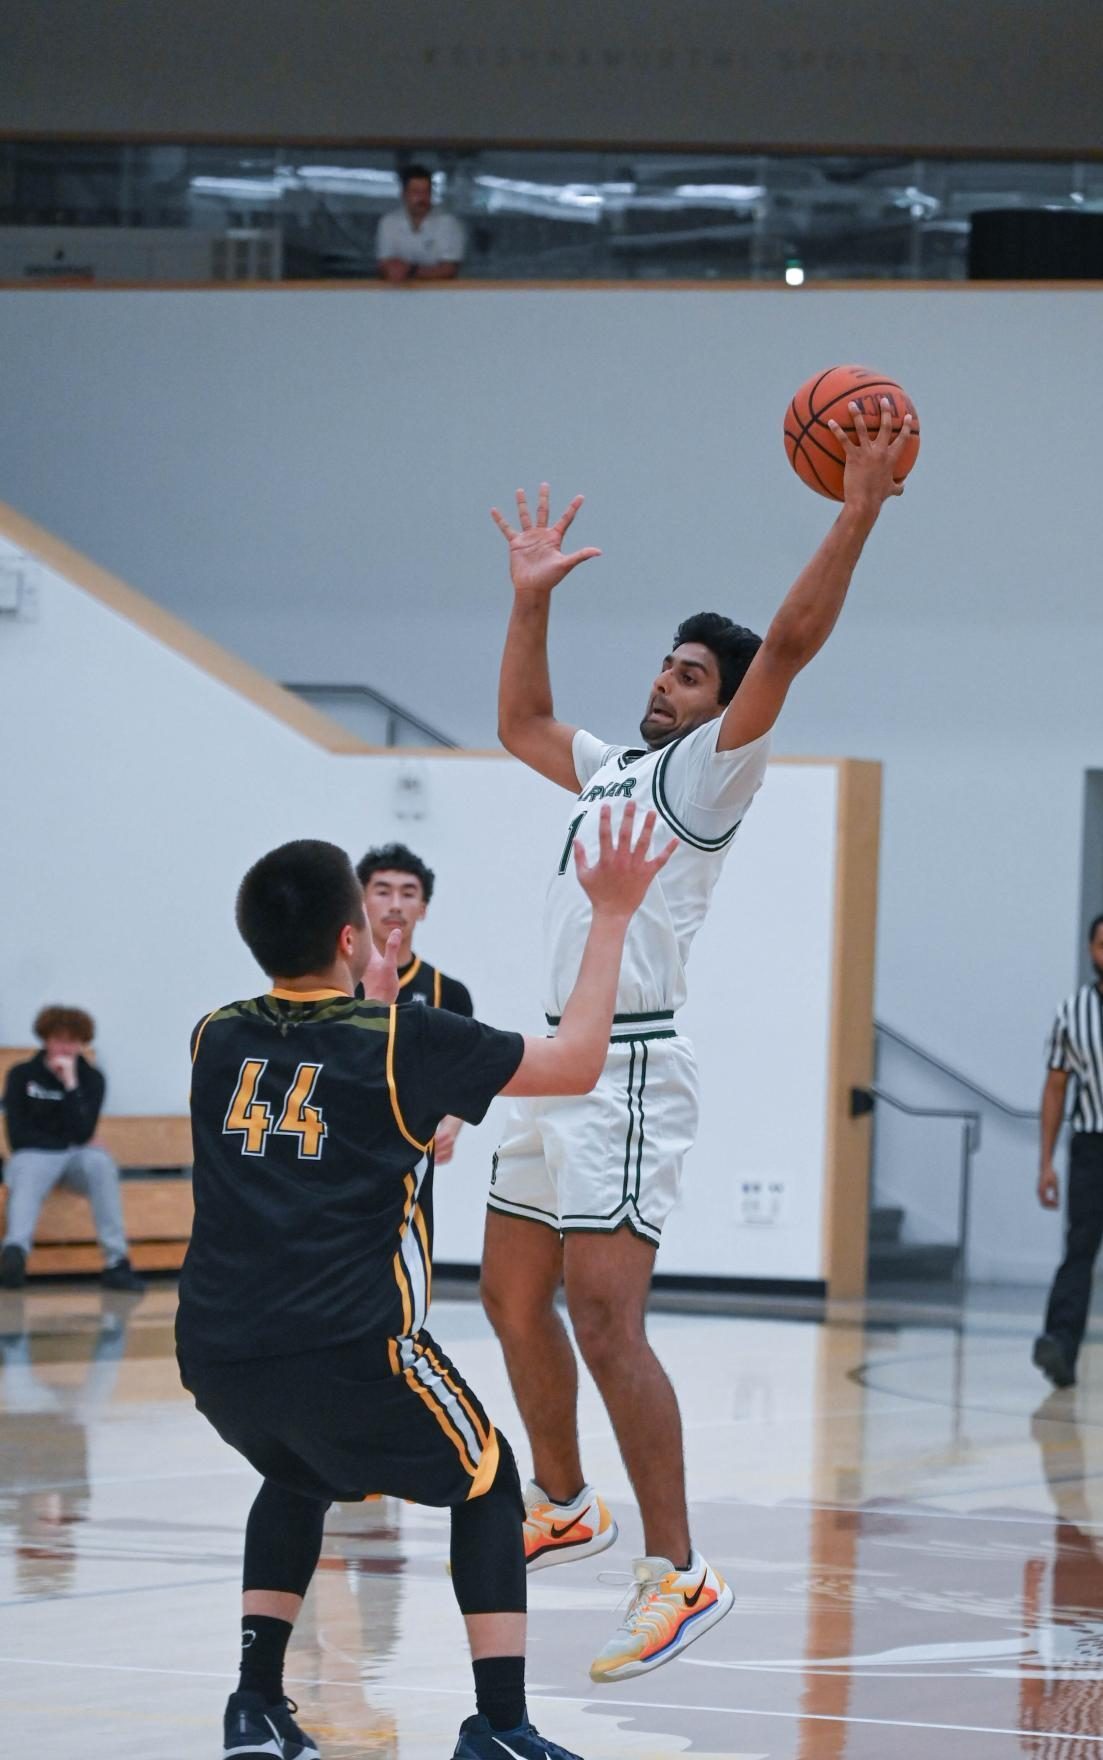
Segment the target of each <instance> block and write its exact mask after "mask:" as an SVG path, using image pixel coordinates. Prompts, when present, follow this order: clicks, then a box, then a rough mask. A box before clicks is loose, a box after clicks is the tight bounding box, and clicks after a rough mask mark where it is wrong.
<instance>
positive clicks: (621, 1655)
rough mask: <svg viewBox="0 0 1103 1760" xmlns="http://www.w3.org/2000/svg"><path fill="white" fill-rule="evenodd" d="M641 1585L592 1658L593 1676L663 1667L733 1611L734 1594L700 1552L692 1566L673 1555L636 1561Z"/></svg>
mask: <svg viewBox="0 0 1103 1760" xmlns="http://www.w3.org/2000/svg"><path fill="white" fill-rule="evenodd" d="M632 1574H633V1576H634V1577H635V1579H636V1587H635V1590H634V1591H633V1594H632V1600H631V1602H630V1604H629V1607H628V1611H627V1613H626V1614H625V1616H624V1619H623V1621H622V1622H621V1624H620V1625H619V1626H618V1627H617V1630H616V1631H615V1632H614V1633H613V1636H612V1637H611V1638H610V1640H609V1642H608V1643H607V1644H606V1646H605V1648H604V1650H602V1651H601V1652H600V1653H599V1654H598V1655H597V1656H596V1657H595V1658H594V1661H593V1664H592V1666H591V1668H590V1679H591V1680H593V1681H600V1682H602V1683H605V1682H609V1681H626V1680H629V1679H630V1678H631V1677H632V1676H633V1675H636V1674H646V1673H647V1672H648V1670H649V1669H652V1668H661V1667H662V1665H663V1663H664V1662H669V1661H670V1660H671V1658H672V1657H674V1656H680V1655H681V1653H682V1651H683V1650H685V1649H686V1648H687V1647H688V1646H689V1645H690V1644H692V1643H693V1642H694V1640H695V1639H697V1638H699V1637H701V1636H702V1634H703V1633H705V1632H707V1631H708V1630H709V1627H710V1626H714V1625H716V1624H717V1623H718V1622H719V1621H720V1620H722V1619H723V1617H724V1615H725V1614H726V1613H728V1612H730V1610H731V1607H732V1604H733V1602H734V1601H735V1596H734V1595H733V1594H732V1591H731V1590H730V1589H729V1587H728V1585H727V1583H725V1581H724V1579H723V1577H722V1576H720V1574H719V1572H717V1571H714V1570H713V1568H712V1566H711V1565H710V1564H707V1563H706V1562H705V1560H704V1559H703V1558H702V1557H701V1554H700V1553H699V1552H692V1553H691V1554H690V1560H689V1569H688V1571H676V1570H675V1569H674V1566H673V1565H672V1564H671V1562H670V1560H669V1558H637V1559H635V1560H634V1561H633V1571H632Z"/></svg>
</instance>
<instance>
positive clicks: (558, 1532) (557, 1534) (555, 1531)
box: [551, 1516, 582, 1540]
mask: <svg viewBox="0 0 1103 1760" xmlns="http://www.w3.org/2000/svg"><path fill="white" fill-rule="evenodd" d="M581 1520H582V1517H581V1516H575V1519H574V1521H573V1522H568V1523H567V1526H566V1527H565V1528H557V1527H556V1526H555V1524H554V1522H553V1523H552V1530H551V1537H552V1539H553V1540H562V1539H563V1536H564V1535H565V1534H569V1533H570V1531H571V1529H572V1528H577V1527H578V1524H579V1522H580V1521H581Z"/></svg>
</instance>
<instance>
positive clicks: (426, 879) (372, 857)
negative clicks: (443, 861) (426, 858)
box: [356, 843, 436, 904]
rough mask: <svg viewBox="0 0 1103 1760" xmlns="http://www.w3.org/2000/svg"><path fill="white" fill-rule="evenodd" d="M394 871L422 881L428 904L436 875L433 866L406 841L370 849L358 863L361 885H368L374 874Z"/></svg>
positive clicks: (357, 876) (358, 876)
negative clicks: (405, 842)
mask: <svg viewBox="0 0 1103 1760" xmlns="http://www.w3.org/2000/svg"><path fill="white" fill-rule="evenodd" d="M381 873H392V874H410V875H412V876H413V878H414V879H415V880H419V881H420V882H421V891H422V895H423V897H424V899H425V902H426V904H428V903H429V900H430V899H431V898H432V896H433V887H434V885H435V884H436V875H435V874H434V872H433V870H432V868H430V867H428V866H427V865H426V863H425V862H423V861H422V859H421V857H420V856H416V855H415V854H414V852H413V850H412V849H408V848H407V846H406V845H405V844H404V843H383V844H380V845H379V846H378V848H376V849H369V850H368V852H367V854H366V855H362V856H361V857H360V860H359V861H358V862H357V864H356V878H357V879H358V880H359V882H360V884H361V886H366V885H367V884H368V881H369V880H370V879H371V877H372V875H373V874H381Z"/></svg>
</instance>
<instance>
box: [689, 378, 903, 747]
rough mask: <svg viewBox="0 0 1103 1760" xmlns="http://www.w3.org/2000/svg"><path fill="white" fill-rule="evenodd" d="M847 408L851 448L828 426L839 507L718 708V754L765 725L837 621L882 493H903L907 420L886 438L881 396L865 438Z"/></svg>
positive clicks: (888, 422) (885, 405) (887, 419)
mask: <svg viewBox="0 0 1103 1760" xmlns="http://www.w3.org/2000/svg"><path fill="white" fill-rule="evenodd" d="M850 408H851V411H852V413H853V416H854V426H855V428H856V430H857V433H858V441H857V444H855V443H854V442H853V441H852V440H851V439H850V438H849V437H848V436H847V435H846V434H844V433H843V431H842V429H841V428H840V427H839V425H838V423H837V422H829V423H828V426H829V427H830V428H831V430H832V432H833V433H834V435H835V438H836V440H838V441H839V442H840V444H841V445H842V447H843V450H844V452H845V454H846V471H845V475H844V477H843V496H844V500H843V506H842V510H841V512H840V513H839V516H838V518H837V519H836V521H835V523H834V525H833V526H832V527H831V530H830V531H829V532H828V534H827V536H826V538H825V539H824V541H823V543H822V544H821V545H820V547H819V549H818V550H817V551H816V553H815V555H814V556H813V557H812V560H811V561H810V562H809V563H808V564H807V566H806V567H805V568H803V569H802V570H801V572H800V574H799V575H798V576H797V578H796V580H795V581H794V583H793V585H792V586H791V587H790V589H789V591H788V593H787V594H786V596H785V598H784V600H783V601H782V604H781V607H780V609H779V610H778V612H777V615H776V616H775V618H774V620H773V622H772V623H771V625H770V627H769V629H768V630H767V632H766V637H765V640H764V641H763V643H762V646H761V648H760V649H759V650H758V653H757V654H756V655H755V657H754V659H753V660H752V661H751V664H750V666H749V667H748V669H747V676H746V677H745V678H744V680H743V682H742V684H741V685H740V686H739V689H738V690H737V691H736V693H735V696H734V697H733V698H732V700H731V702H730V703H729V705H728V707H727V709H726V710H725V712H724V720H723V723H722V726H721V729H720V737H719V739H718V740H717V742H716V743H717V750H718V751H722V752H724V751H734V750H735V749H736V748H737V747H738V746H745V745H749V744H750V743H751V741H752V740H755V739H759V738H760V737H761V735H762V734H764V733H768V732H769V731H770V729H771V727H773V725H774V722H775V721H776V720H777V718H778V715H779V714H780V713H781V707H782V704H783V703H784V701H785V698H786V695H787V693H788V690H789V686H790V685H791V684H792V682H793V680H794V678H795V677H796V675H797V673H798V672H800V671H801V670H802V669H803V668H804V667H805V666H807V665H808V662H809V661H810V660H812V659H814V657H815V656H816V655H817V654H818V653H819V651H820V649H821V648H822V647H823V645H824V643H825V642H826V640H827V638H828V636H829V635H830V634H831V631H832V630H833V629H834V627H835V625H836V623H837V622H838V619H839V613H840V612H841V611H842V608H843V605H844V603H845V601H846V595H847V591H848V589H849V587H850V582H851V577H852V576H853V573H854V569H855V567H856V566H857V562H858V558H859V556H860V555H861V554H862V549H863V547H864V545H865V541H866V539H867V538H868V537H869V534H870V532H871V531H872V530H873V528H874V526H875V525H876V523H877V518H878V515H879V514H880V512H881V509H882V507H883V506H884V504H885V502H886V501H887V500H888V499H889V498H890V496H893V495H902V494H903V492H904V485H903V483H898V482H897V481H896V479H895V476H894V474H893V473H894V469H895V466H896V462H897V460H898V459H899V457H900V454H901V452H902V451H903V449H904V446H905V445H906V443H907V440H908V436H909V434H910V432H911V416H910V415H906V416H905V417H904V420H903V423H902V424H901V427H900V432H899V434H898V435H897V437H896V439H895V440H894V439H893V438H892V412H891V409H890V406H889V402H888V399H887V398H884V397H883V398H882V399H881V419H880V423H879V425H878V429H877V432H876V434H872V435H871V434H870V432H869V430H868V428H867V427H866V423H865V419H864V417H863V416H862V412H861V410H860V408H859V406H858V405H857V404H856V403H852V404H851V406H850Z"/></svg>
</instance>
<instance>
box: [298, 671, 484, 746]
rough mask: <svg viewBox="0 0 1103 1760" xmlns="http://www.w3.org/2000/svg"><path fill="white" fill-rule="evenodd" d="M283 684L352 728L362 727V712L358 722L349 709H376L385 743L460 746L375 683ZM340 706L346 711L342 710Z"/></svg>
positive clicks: (358, 729) (355, 729)
mask: <svg viewBox="0 0 1103 1760" xmlns="http://www.w3.org/2000/svg"><path fill="white" fill-rule="evenodd" d="M283 688H284V690H286V691H294V693H295V695H296V696H297V697H302V699H303V701H304V702H307V703H311V704H313V706H314V708H316V709H323V710H325V711H326V712H327V713H329V714H332V715H333V717H334V719H335V720H337V721H340V722H342V723H343V725H345V726H351V727H352V728H353V731H354V732H360V731H361V730H362V724H363V715H362V714H361V716H360V717H359V722H358V720H357V717H356V716H355V714H354V715H352V716H350V715H349V714H348V710H349V709H353V710H355V709H356V708H359V709H360V710H361V711H362V710H364V709H369V710H376V711H378V712H379V714H380V715H381V716H382V719H383V739H382V742H381V743H382V744H383V745H385V746H403V745H409V744H411V743H420V744H422V745H430V746H444V747H445V748H447V749H448V750H449V751H457V750H458V749H459V742H458V740H454V739H450V738H449V737H448V735H447V734H446V733H441V731H440V729H439V728H438V727H433V726H431V725H430V723H429V722H428V721H424V720H422V718H421V716H420V715H415V714H414V712H413V710H412V709H405V708H403V706H402V704H401V703H396V702H395V701H394V699H393V698H392V697H387V696H384V694H383V692H382V691H377V690H376V689H375V687H374V685H369V684H325V683H318V684H290V683H287V684H285V685H284V687H283ZM343 710H344V711H345V713H342V711H343ZM404 732H406V733H412V734H415V735H416V736H417V740H416V741H413V742H412V741H410V740H408V739H403V738H402V737H401V735H402V734H403V733H404Z"/></svg>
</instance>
